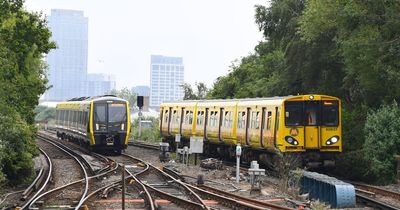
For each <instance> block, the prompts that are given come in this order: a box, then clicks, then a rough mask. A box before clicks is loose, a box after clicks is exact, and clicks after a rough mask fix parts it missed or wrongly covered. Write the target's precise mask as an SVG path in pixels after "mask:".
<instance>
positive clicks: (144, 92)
mask: <svg viewBox="0 0 400 210" xmlns="http://www.w3.org/2000/svg"><path fill="white" fill-rule="evenodd" d="M132 92H134V93H136V94H137V95H138V96H150V87H149V86H135V87H133V88H132Z"/></svg>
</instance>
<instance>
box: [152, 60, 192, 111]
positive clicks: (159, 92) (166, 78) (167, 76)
mask: <svg viewBox="0 0 400 210" xmlns="http://www.w3.org/2000/svg"><path fill="white" fill-rule="evenodd" d="M182 60H183V59H182V58H179V57H166V56H162V55H151V65H150V72H151V75H150V106H152V107H158V106H160V104H161V103H162V102H164V101H175V100H182V99H183V96H184V92H183V88H182V84H183V83H184V81H183V78H184V66H183V62H182Z"/></svg>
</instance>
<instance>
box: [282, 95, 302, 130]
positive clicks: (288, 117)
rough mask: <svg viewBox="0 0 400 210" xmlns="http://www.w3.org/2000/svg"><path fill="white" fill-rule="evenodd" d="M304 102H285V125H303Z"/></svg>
mask: <svg viewBox="0 0 400 210" xmlns="http://www.w3.org/2000/svg"><path fill="white" fill-rule="evenodd" d="M302 116H303V102H299V101H287V102H285V125H286V126H297V125H301V124H302Z"/></svg>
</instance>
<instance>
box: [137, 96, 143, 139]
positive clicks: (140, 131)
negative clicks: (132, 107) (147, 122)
mask: <svg viewBox="0 0 400 210" xmlns="http://www.w3.org/2000/svg"><path fill="white" fill-rule="evenodd" d="M136 101H137V106H138V107H139V113H138V117H139V132H138V136H139V139H140V137H141V136H142V107H143V96H138V97H137V100H136Z"/></svg>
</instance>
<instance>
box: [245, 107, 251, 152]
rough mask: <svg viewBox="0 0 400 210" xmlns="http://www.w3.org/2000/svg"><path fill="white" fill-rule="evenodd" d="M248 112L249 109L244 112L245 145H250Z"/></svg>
mask: <svg viewBox="0 0 400 210" xmlns="http://www.w3.org/2000/svg"><path fill="white" fill-rule="evenodd" d="M250 110H251V108H247V111H246V135H245V136H246V138H245V141H246V145H250V143H249V139H250V134H249V127H250Z"/></svg>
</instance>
